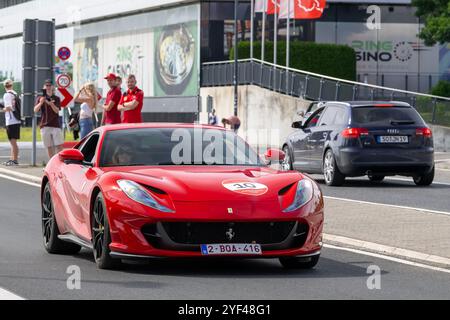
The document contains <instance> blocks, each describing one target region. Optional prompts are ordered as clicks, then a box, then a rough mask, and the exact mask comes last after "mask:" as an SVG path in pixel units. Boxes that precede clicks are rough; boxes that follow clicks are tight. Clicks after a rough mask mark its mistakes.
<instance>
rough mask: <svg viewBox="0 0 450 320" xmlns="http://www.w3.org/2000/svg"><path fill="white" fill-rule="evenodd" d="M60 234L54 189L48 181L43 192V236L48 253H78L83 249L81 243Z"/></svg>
mask: <svg viewBox="0 0 450 320" xmlns="http://www.w3.org/2000/svg"><path fill="white" fill-rule="evenodd" d="M58 236H59V230H58V224H57V223H56V217H55V211H54V207H53V201H52V191H51V188H50V183H48V182H47V184H46V185H45V188H44V192H43V193H42V238H43V241H44V248H45V250H47V252H48V253H55V254H76V253H78V252H79V251H80V250H81V247H80V246H79V245H76V244H74V243H69V242H64V241H62V240H60V239H59V238H58Z"/></svg>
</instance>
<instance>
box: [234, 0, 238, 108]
mask: <svg viewBox="0 0 450 320" xmlns="http://www.w3.org/2000/svg"><path fill="white" fill-rule="evenodd" d="M238 2H239V1H238V0H234V75H233V85H234V115H235V116H237V115H238V93H239V92H238V47H237V46H238V27H237V19H238V17H237V15H238Z"/></svg>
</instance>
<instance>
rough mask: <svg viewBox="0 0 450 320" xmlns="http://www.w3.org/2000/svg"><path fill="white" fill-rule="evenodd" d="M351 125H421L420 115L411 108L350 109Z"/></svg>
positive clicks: (374, 107) (377, 107) (371, 107)
mask: <svg viewBox="0 0 450 320" xmlns="http://www.w3.org/2000/svg"><path fill="white" fill-rule="evenodd" d="M352 123H353V124H357V125H366V126H367V125H376V126H391V125H423V124H424V122H423V120H422V118H421V117H420V115H419V114H418V113H417V111H416V110H414V109H413V108H411V107H395V106H393V107H379V106H368V107H356V108H352Z"/></svg>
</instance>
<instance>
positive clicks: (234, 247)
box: [201, 243, 262, 256]
mask: <svg viewBox="0 0 450 320" xmlns="http://www.w3.org/2000/svg"><path fill="white" fill-rule="evenodd" d="M201 249H202V254H203V255H205V256H208V255H261V254H262V249H261V245H259V244H236V243H233V244H204V245H202V246H201Z"/></svg>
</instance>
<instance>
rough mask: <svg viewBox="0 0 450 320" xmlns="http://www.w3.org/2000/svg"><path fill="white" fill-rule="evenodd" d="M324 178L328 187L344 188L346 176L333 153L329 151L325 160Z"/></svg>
mask: <svg viewBox="0 0 450 320" xmlns="http://www.w3.org/2000/svg"><path fill="white" fill-rule="evenodd" d="M323 176H324V179H325V183H326V184H327V186H335V187H336V186H342V185H343V184H344V182H345V176H344V175H343V174H342V173H341V171H339V168H338V166H337V164H336V159H335V157H334V154H333V151H332V150H331V149H328V151H327V152H326V153H325V157H324V160H323Z"/></svg>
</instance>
